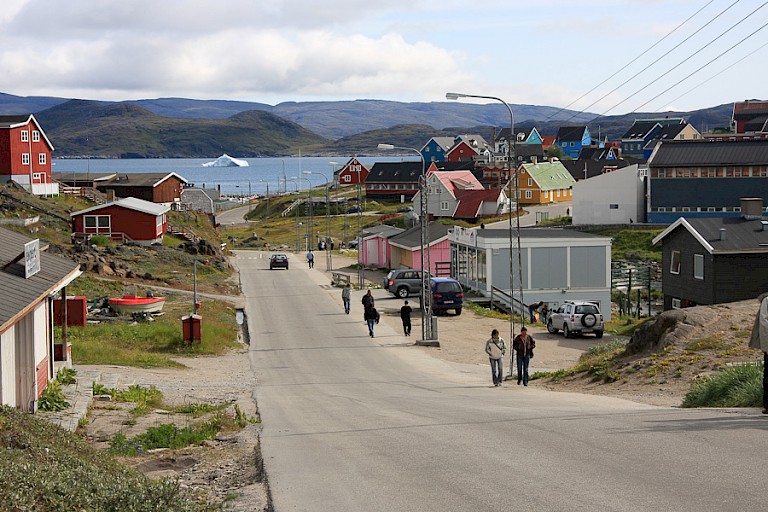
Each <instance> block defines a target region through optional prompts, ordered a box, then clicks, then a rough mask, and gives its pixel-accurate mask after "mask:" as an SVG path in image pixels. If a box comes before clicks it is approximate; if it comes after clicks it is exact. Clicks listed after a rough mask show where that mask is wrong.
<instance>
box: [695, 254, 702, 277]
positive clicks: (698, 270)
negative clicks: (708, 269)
mask: <svg viewBox="0 0 768 512" xmlns="http://www.w3.org/2000/svg"><path fill="white" fill-rule="evenodd" d="M693 278H694V279H702V280H703V279H704V255H703V254H694V255H693Z"/></svg>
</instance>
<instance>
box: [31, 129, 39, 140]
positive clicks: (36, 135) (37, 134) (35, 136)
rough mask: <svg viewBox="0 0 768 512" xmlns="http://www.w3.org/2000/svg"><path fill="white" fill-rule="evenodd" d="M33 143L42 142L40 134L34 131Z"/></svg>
mask: <svg viewBox="0 0 768 512" xmlns="http://www.w3.org/2000/svg"><path fill="white" fill-rule="evenodd" d="M32 142H40V132H39V131H37V130H32Z"/></svg>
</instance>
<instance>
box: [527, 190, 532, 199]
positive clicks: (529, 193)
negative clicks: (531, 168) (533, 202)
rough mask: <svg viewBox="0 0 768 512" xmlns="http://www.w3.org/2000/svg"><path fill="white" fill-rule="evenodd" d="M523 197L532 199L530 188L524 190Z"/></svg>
mask: <svg viewBox="0 0 768 512" xmlns="http://www.w3.org/2000/svg"><path fill="white" fill-rule="evenodd" d="M525 198H526V199H533V191H531V190H526V191H525Z"/></svg>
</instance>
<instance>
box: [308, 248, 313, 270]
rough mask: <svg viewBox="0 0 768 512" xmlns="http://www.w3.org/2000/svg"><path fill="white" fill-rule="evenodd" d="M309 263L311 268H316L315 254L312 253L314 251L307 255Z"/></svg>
mask: <svg viewBox="0 0 768 512" xmlns="http://www.w3.org/2000/svg"><path fill="white" fill-rule="evenodd" d="M307 263H309V268H315V253H313V252H312V249H310V250H309V252H308V253H307Z"/></svg>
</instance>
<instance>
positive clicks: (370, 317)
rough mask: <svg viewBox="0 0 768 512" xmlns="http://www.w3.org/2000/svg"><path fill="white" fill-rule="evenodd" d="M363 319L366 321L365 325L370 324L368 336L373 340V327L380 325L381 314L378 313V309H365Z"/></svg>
mask: <svg viewBox="0 0 768 512" xmlns="http://www.w3.org/2000/svg"><path fill="white" fill-rule="evenodd" d="M363 318H364V319H365V323H367V324H368V335H369V336H370V337H371V338H373V325H374V324H377V323H379V312H378V311H376V308H375V307H373V306H371V307H369V308H365V312H363Z"/></svg>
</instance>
